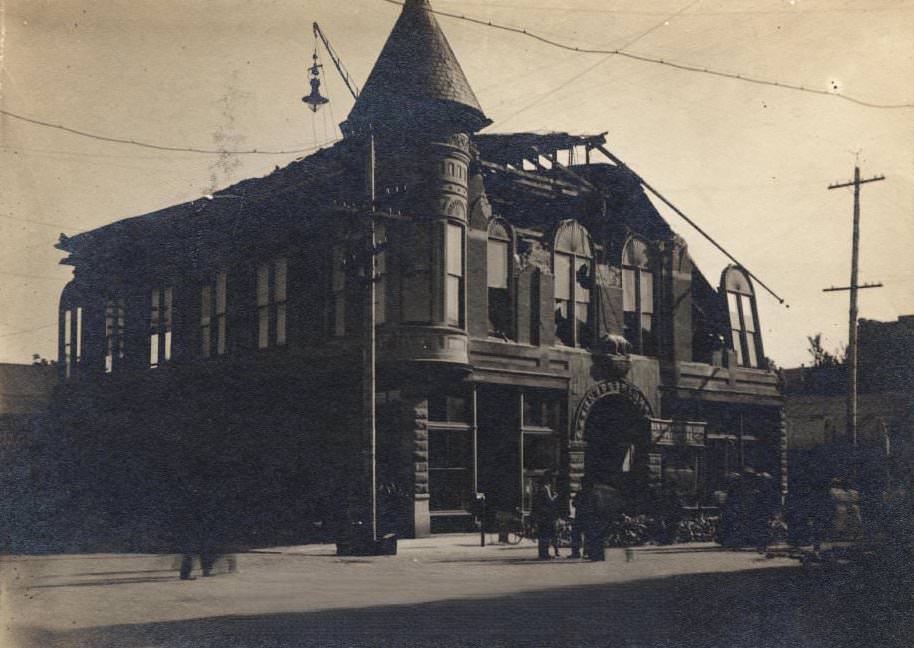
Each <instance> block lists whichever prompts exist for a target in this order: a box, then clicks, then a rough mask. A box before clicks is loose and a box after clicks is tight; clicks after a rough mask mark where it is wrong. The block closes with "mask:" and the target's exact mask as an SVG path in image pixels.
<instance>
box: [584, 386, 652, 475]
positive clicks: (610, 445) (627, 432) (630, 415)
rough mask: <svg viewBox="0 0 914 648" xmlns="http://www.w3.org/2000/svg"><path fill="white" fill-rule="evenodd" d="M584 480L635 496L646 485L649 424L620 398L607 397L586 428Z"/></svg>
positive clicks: (626, 401) (592, 409) (601, 400)
mask: <svg viewBox="0 0 914 648" xmlns="http://www.w3.org/2000/svg"><path fill="white" fill-rule="evenodd" d="M583 440H584V441H585V442H586V450H585V451H584V480H585V481H586V482H591V483H599V484H609V485H610V486H614V487H616V488H619V489H621V490H623V492H626V493H632V492H633V491H636V490H639V489H640V488H639V487H641V486H643V485H646V480H647V475H648V466H649V463H648V450H649V446H650V421H649V420H648V418H647V417H645V416H644V414H643V412H641V410H640V409H638V408H637V407H636V406H635V405H634V404H633V403H632V402H631V401H629V400H627V399H626V398H625V397H623V396H621V395H618V394H616V395H612V396H605V397H603V398H601V399H600V400H599V401H597V403H596V404H595V405H594V406H593V407H592V408H591V410H590V412H589V413H588V415H587V421H586V424H585V426H584V439H583Z"/></svg>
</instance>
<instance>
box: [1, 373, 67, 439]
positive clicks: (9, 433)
mask: <svg viewBox="0 0 914 648" xmlns="http://www.w3.org/2000/svg"><path fill="white" fill-rule="evenodd" d="M57 382H58V381H57V368H56V367H55V366H53V365H49V364H47V363H44V364H30V365H26V364H11V363H0V446H2V447H3V448H5V449H9V448H11V447H20V446H24V445H28V444H30V443H32V442H33V441H34V437H35V429H36V425H37V423H38V422H39V421H40V420H41V419H42V418H43V417H46V416H47V413H48V405H49V404H50V402H51V394H52V393H53V391H54V388H55V387H56V386H57Z"/></svg>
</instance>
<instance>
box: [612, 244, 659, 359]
mask: <svg viewBox="0 0 914 648" xmlns="http://www.w3.org/2000/svg"><path fill="white" fill-rule="evenodd" d="M635 244H639V245H641V246H643V250H644V254H645V257H646V259H645V261H644V263H643V264H640V265H635V264H634V263H629V262H628V261H629V258H630V254H631V253H630V250H631V247H630V246H632V245H635ZM654 251H655V250H654V247H653V246H652V245H651V243H650V241H648V240H647V239H645V238H643V237H641V236H630V237H628V239H627V240H626V241H625V244H624V245H623V246H622V254H621V256H620V259H619V266H620V268H621V270H622V321H623V324H622V325H623V333H628V334H627V335H625V339H626V340H628V341H629V343H630V344H631V345H632V350H633V351H634V352H635V353H637V354H639V355H657V354H658V336H657V268H656V263H655V261H654V260H653V259H652V257H653V256H654ZM635 263H637V260H636V261H635ZM627 273H630V274H631V276H632V277H633V280H632V282H631V283H632V286H633V288H634V291H635V294H634V295H632V300H633V302H634V306H635V308H634V310H626V308H625V307H626V302H628V299H627V294H626V292H627V290H628V288H627V286H628V284H629V282H628V281H627V279H626V277H627V276H628V274H627ZM647 277H649V278H650V287H651V288H650V290H651V299H650V302H651V303H650V306H651V310H650V312H646V311H645V310H644V302H645V300H644V285H645V281H644V280H645V278H647ZM629 314H632V317H631V319H633V320H635V322H637V326H636V327H635V330H634V332H631V331H630V329H631V327H630V325H629V322H627V321H626V320H628V319H629ZM646 315H647V316H649V317H650V322H651V328H650V335H649V336H645V334H644V330H645V329H644V317H645V316H646Z"/></svg>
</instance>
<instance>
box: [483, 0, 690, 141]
mask: <svg viewBox="0 0 914 648" xmlns="http://www.w3.org/2000/svg"><path fill="white" fill-rule="evenodd" d="M698 2H699V0H693V1H692V2H690V3H689V4H687V5H685V6H683V7H682V8H681V9H679V10H678V11H675V12H673V13H672V14H667V15H665V16H664V17H663V19H661V20H660V21H659V22H657V23H656V24H654V25H652V26H651V27H650V28H648V29H646V30H645V31H643V32H641V33H640V34H638V35H637V36H635V37H634V38H631V39H629V40H628V41H627V42H626V43H625V44H624V45H622V46H621V47H619V48H618V49H617V50H615V51H616V52H621V51H622V50H624V49H626V48H628V47H631V46H632V45H634V44H635V43H637V42H638V41H640V40H641V39H643V38H645V37H647V36H649V35H650V34H652V33H654V32H655V31H657V30H658V29H660V28H661V27H662V26H663V25H665V24H666V22H667V21H668V20H671V19H673V18H675V17H676V16H678V15H680V14H682V13H683V12H684V11H687V10H689V9H690V8H691V7H694V6H695V5H696V4H698ZM614 56H616V54H615V53H611V54H608V55H607V56H605V57H604V58H602V59H600V60H599V61H597V62H596V63H594V64H593V65H591V66H590V67H588V68H585V69H584V70H583V71H581V72H580V73H578V74H576V75H574V76H573V77H571V78H570V79H568V80H567V81H565V82H564V83H562V84H561V85H559V86H558V87H556V88H552V89H551V90H549V91H548V92H546V93H544V94H542V95H540V96H539V97H537V98H536V99H534V100H533V101H531V102H529V103H526V104H524V105H523V106H521V107H520V108H519V109H517V110H515V111H514V112H512V113H511V114H510V115H508V116H507V117H504V118H502V119H501V120H499V121H498V124H499V125H502V124H504V123H505V122H506V121H509V120H511V119H514V118H515V117H517V116H518V115H519V114H521V113H522V112H526V111H527V110H529V109H530V108H532V107H534V106H536V105H538V104H539V103H540V102H541V101H542V100H543V99H545V98H547V97H550V96H552V95H554V94H555V93H557V92H559V91H561V90H564V89H565V88H567V87H568V86H569V85H571V84H572V83H574V82H575V81H577V80H578V79H580V78H581V77H583V76H584V75H586V74H587V73H589V72H590V71H591V70H593V69H595V68H597V67H599V66H600V65H602V64H603V63H605V62H606V61H608V60H609V59H611V58H612V57H614Z"/></svg>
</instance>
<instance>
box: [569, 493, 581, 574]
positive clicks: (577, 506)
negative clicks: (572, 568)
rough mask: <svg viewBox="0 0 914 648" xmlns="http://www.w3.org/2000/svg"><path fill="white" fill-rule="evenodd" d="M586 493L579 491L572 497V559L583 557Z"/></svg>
mask: <svg viewBox="0 0 914 648" xmlns="http://www.w3.org/2000/svg"><path fill="white" fill-rule="evenodd" d="M583 493H584V491H578V492H577V493H575V494H574V495H572V496H571V509H572V517H571V556H570V557H571V558H580V557H581V541H582V536H583V534H584V527H583V525H582V524H581V523H582V522H583V517H584V516H583V514H582V513H581V508H582V507H581V504H582V502H583V499H582V495H583Z"/></svg>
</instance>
